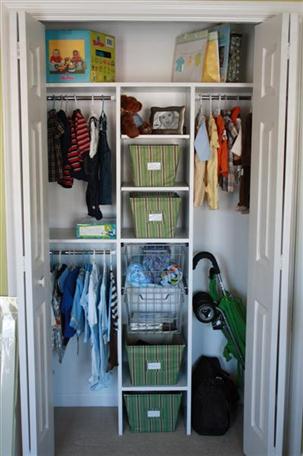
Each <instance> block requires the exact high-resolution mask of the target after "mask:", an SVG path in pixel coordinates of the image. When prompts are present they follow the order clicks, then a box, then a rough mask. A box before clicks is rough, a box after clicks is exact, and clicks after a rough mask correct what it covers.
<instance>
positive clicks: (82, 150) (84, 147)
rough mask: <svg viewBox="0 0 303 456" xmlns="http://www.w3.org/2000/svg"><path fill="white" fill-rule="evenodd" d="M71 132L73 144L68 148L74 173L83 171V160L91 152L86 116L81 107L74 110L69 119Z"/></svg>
mask: <svg viewBox="0 0 303 456" xmlns="http://www.w3.org/2000/svg"><path fill="white" fill-rule="evenodd" d="M69 122H70V132H71V145H70V147H69V149H68V153H67V160H68V164H69V166H70V170H71V172H72V175H75V174H77V173H80V172H81V171H82V164H83V160H84V158H85V157H86V155H87V154H88V153H89V148H90V140H89V131H88V126H87V123H86V120H85V118H84V117H83V115H82V114H81V111H80V110H79V109H77V110H75V111H74V112H73V115H72V117H71V118H70V119H69Z"/></svg>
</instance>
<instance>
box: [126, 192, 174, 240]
mask: <svg viewBox="0 0 303 456" xmlns="http://www.w3.org/2000/svg"><path fill="white" fill-rule="evenodd" d="M130 204H131V209H132V213H133V218H134V225H135V235H136V237H137V238H173V237H175V230H176V225H177V219H178V215H179V212H180V206H181V197H180V196H179V195H177V193H172V192H168V193H159V192H154V193H131V194H130Z"/></svg>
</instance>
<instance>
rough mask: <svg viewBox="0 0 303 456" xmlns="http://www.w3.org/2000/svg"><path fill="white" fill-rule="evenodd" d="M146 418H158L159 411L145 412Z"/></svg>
mask: <svg viewBox="0 0 303 456" xmlns="http://www.w3.org/2000/svg"><path fill="white" fill-rule="evenodd" d="M147 418H160V410H147Z"/></svg>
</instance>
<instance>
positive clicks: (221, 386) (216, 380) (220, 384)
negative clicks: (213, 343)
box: [192, 356, 239, 435]
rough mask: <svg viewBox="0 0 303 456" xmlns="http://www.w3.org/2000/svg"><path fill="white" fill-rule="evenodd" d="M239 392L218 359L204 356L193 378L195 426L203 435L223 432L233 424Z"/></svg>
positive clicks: (195, 369)
mask: <svg viewBox="0 0 303 456" xmlns="http://www.w3.org/2000/svg"><path fill="white" fill-rule="evenodd" d="M238 400H239V394H238V391H237V388H236V386H235V384H234V382H233V381H232V380H231V378H230V377H229V375H228V373H227V372H225V371H224V370H223V369H221V366H220V363H219V360H218V358H210V357H207V356H201V357H200V358H199V360H198V362H197V364H196V366H195V368H194V371H193V378H192V426H193V429H194V430H195V431H196V432H197V433H198V434H200V435H223V434H225V432H226V431H227V430H228V429H229V427H230V422H231V415H232V413H233V412H234V411H235V409H236V405H237V402H238Z"/></svg>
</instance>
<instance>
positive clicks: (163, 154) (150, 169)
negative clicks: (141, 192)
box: [129, 144, 180, 187]
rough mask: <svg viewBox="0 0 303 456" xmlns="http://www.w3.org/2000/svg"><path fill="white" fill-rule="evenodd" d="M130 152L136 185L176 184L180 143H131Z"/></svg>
mask: <svg viewBox="0 0 303 456" xmlns="http://www.w3.org/2000/svg"><path fill="white" fill-rule="evenodd" d="M129 152H130V158H131V165H132V174H133V182H134V185H135V186H137V187H144V186H145V187H169V186H173V185H175V181H176V172H177V168H178V163H179V160H180V147H179V145H178V144H155V145H148V144H144V145H142V144H141V145H139V144H131V145H130V146H129Z"/></svg>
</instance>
